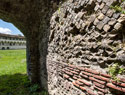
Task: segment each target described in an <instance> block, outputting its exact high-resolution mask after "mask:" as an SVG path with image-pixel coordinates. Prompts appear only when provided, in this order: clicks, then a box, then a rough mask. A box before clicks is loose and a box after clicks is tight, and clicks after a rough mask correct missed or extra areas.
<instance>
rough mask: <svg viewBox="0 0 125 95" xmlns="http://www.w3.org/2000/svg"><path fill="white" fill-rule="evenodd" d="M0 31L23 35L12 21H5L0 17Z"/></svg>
mask: <svg viewBox="0 0 125 95" xmlns="http://www.w3.org/2000/svg"><path fill="white" fill-rule="evenodd" d="M0 33H4V34H13V35H18V34H21V35H23V34H22V33H21V32H20V30H18V29H17V28H16V27H15V26H14V25H13V24H12V23H8V22H5V21H3V20H1V19H0Z"/></svg>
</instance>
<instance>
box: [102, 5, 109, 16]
mask: <svg viewBox="0 0 125 95" xmlns="http://www.w3.org/2000/svg"><path fill="white" fill-rule="evenodd" d="M108 9H109V6H107V5H105V6H104V8H103V9H102V12H103V13H104V14H106V12H107V11H108Z"/></svg>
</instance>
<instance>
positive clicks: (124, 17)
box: [117, 16, 125, 23]
mask: <svg viewBox="0 0 125 95" xmlns="http://www.w3.org/2000/svg"><path fill="white" fill-rule="evenodd" d="M117 21H118V22H120V23H125V16H123V17H122V16H121V17H119V19H118V20H117Z"/></svg>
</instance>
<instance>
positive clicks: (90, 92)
mask: <svg viewBox="0 0 125 95" xmlns="http://www.w3.org/2000/svg"><path fill="white" fill-rule="evenodd" d="M87 93H89V94H90V95H97V94H95V93H94V92H93V91H92V90H87Z"/></svg>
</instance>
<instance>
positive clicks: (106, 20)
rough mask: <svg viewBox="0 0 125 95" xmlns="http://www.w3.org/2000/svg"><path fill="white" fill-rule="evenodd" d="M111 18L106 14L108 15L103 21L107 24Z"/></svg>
mask: <svg viewBox="0 0 125 95" xmlns="http://www.w3.org/2000/svg"><path fill="white" fill-rule="evenodd" d="M109 20H110V18H109V17H107V16H106V17H105V18H104V19H103V23H104V24H106V23H108V21H109Z"/></svg>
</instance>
